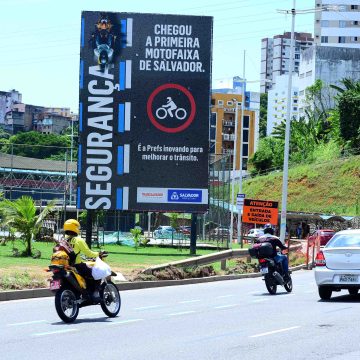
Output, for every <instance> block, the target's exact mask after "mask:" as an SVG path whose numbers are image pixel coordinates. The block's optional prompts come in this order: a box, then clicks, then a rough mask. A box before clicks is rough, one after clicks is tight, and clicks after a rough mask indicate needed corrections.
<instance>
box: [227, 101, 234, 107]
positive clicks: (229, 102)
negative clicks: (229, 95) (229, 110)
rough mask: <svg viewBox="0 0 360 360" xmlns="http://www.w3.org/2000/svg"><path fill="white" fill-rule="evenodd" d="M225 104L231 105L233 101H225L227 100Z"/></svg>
mask: <svg viewBox="0 0 360 360" xmlns="http://www.w3.org/2000/svg"><path fill="white" fill-rule="evenodd" d="M226 105H228V106H233V105H234V103H233V102H232V101H227V102H226Z"/></svg>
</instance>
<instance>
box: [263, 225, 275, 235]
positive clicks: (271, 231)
mask: <svg viewBox="0 0 360 360" xmlns="http://www.w3.org/2000/svg"><path fill="white" fill-rule="evenodd" d="M264 234H270V235H274V228H273V226H272V225H271V224H266V225H265V226H264Z"/></svg>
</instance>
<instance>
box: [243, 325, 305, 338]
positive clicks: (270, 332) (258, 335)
mask: <svg viewBox="0 0 360 360" xmlns="http://www.w3.org/2000/svg"><path fill="white" fill-rule="evenodd" d="M299 327H300V326H292V327H289V328H285V329H279V330H273V331H268V332H266V333H262V334H256V335H251V336H249V337H251V338H257V337H260V336H267V335H273V334H277V333H281V332H285V331H290V330H295V329H298V328H299Z"/></svg>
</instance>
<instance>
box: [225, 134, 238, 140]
mask: <svg viewBox="0 0 360 360" xmlns="http://www.w3.org/2000/svg"><path fill="white" fill-rule="evenodd" d="M223 140H224V141H235V134H223Z"/></svg>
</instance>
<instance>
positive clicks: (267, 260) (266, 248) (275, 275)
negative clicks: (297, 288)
mask: <svg viewBox="0 0 360 360" xmlns="http://www.w3.org/2000/svg"><path fill="white" fill-rule="evenodd" d="M248 251H249V254H250V256H251V257H254V258H256V259H258V261H259V271H260V273H261V275H262V276H263V279H264V280H265V286H266V289H267V290H268V292H269V293H270V294H271V295H275V294H276V291H277V287H278V285H281V286H284V288H285V290H286V291H287V292H291V291H292V289H293V285H292V279H291V275H290V271H289V275H288V278H287V279H286V280H285V278H284V272H283V269H282V266H281V264H280V263H276V262H275V260H274V258H273V257H272V255H273V247H272V245H271V244H269V243H267V242H263V243H259V244H255V245H254V246H253V247H252V248H250V249H249V250H248Z"/></svg>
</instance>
